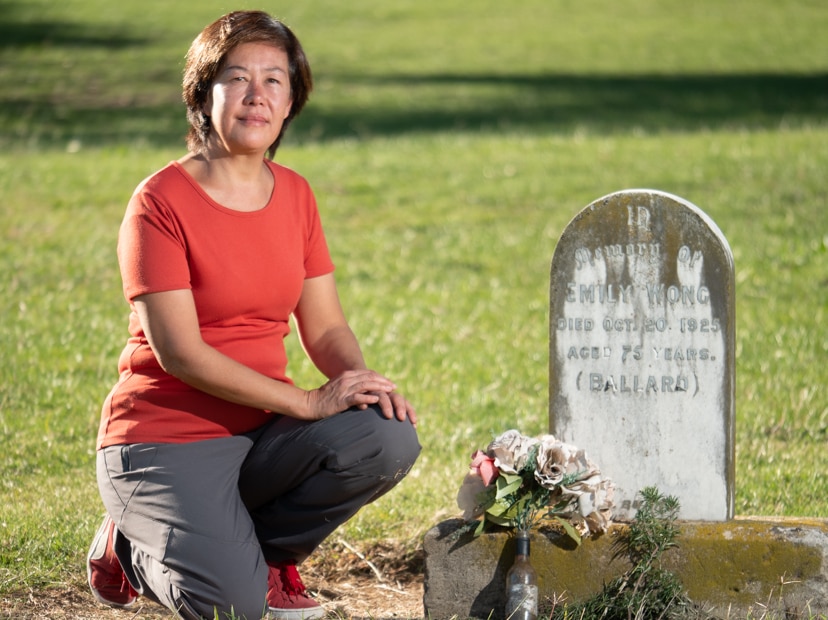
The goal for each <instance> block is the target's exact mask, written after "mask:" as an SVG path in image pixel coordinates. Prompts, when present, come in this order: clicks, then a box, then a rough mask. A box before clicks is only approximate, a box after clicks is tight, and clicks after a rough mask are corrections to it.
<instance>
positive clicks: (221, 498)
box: [97, 408, 420, 620]
mask: <svg viewBox="0 0 828 620" xmlns="http://www.w3.org/2000/svg"><path fill="white" fill-rule="evenodd" d="M419 452H420V445H419V443H418V440H417V434H416V431H415V430H414V428H413V427H412V426H411V424H410V423H409V422H408V421H406V422H399V421H397V420H386V419H385V418H384V417H383V416H382V415H381V414H380V413H379V411H378V410H376V409H374V408H370V409H368V410H356V409H354V410H348V411H345V412H343V413H340V414H338V415H335V416H332V417H330V418H326V419H325V420H319V421H316V422H303V421H300V420H295V419H293V418H288V417H277V418H276V419H275V420H274V421H273V422H271V423H269V424H268V425H266V426H265V427H263V428H261V429H259V430H257V431H255V432H253V433H248V434H246V435H239V436H234V437H227V438H221V439H212V440H207V441H198V442H193V443H186V444H165V443H152V444H146V443H145V444H132V445H123V446H110V447H107V448H104V449H102V450H100V451H99V452H98V458H97V475H98V486H99V489H100V493H101V497H102V499H103V502H104V505H105V507H106V510H107V512H108V513H109V515H110V516H111V517H112V519H113V520H114V521H115V524H116V532H117V533H116V536H115V552H116V554H117V556H118V558H119V560H120V561H121V565H122V566H123V567H124V571H125V572H126V575H127V578H128V579H129V581H130V583H131V584H132V585H133V587H134V588H135V589H136V590H137V591H138V592H139V593H141V594H142V595H144V596H147V597H148V598H150V599H153V600H155V601H157V602H159V603H161V604H162V605H164V606H166V607H168V608H169V609H171V610H173V611H175V612H176V613H177V614H178V615H179V617H181V618H184V619H185V620H190V619H200V618H209V619H212V618H214V617H215V613H216V612H218V614H219V617H220V618H224V617H225V614H229V613H230V612H231V610H232V612H233V613H234V614H235V616H236V617H237V618H240V617H245V618H247V619H248V620H254V619H259V618H261V617H262V614H263V611H265V610H266V603H265V594H266V591H267V573H268V567H267V564H266V560H270V561H276V562H278V561H282V560H295V561H296V562H297V563H299V562H301V561H303V560H304V559H305V558H307V556H308V555H310V553H311V552H312V551H313V550H314V549H315V548H316V547H317V546H318V545H319V544H320V543H321V542H322V541H323V540H324V539H325V538H326V537H327V536H329V535H330V534H331V533H332V532H333V531H334V530H335V529H336V528H337V527H338V526H339V525H341V524H342V523H344V522H345V521H347V520H348V519H349V518H350V517H352V516H353V515H354V514H356V512H357V511H358V510H359V509H360V508H361V507H362V506H364V505H365V504H368V503H370V502H372V501H373V500H375V499H377V498H378V497H380V496H381V495H383V494H384V493H386V492H388V491H389V490H390V489H391V488H393V487H394V486H395V485H396V484H397V483H398V482H399V481H400V480H402V478H403V477H404V476H405V475H406V474H407V473H408V471H409V470H410V469H411V466H412V465H413V464H414V461H415V460H416V459H417V456H418V455H419Z"/></svg>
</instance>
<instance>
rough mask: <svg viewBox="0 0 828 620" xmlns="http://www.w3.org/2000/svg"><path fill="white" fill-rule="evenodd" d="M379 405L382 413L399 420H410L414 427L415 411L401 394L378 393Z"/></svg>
mask: <svg viewBox="0 0 828 620" xmlns="http://www.w3.org/2000/svg"><path fill="white" fill-rule="evenodd" d="M379 406H380V409H382V414H383V415H384V416H385V417H386V418H388V419H389V420H390V419H391V418H397V419H398V420H399V421H400V422H405V421H406V420H410V421H411V425H412V426H414V428H416V427H417V412H416V411H415V410H414V407H413V406H412V405H411V403H410V402H408V399H407V398H405V397H404V396H403V395H402V394H398V393H397V392H387V393H381V394H379Z"/></svg>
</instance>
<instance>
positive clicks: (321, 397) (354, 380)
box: [307, 369, 397, 420]
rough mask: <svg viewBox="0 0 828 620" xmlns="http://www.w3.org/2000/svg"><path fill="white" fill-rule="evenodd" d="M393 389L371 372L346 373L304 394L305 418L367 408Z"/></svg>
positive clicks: (350, 371)
mask: <svg viewBox="0 0 828 620" xmlns="http://www.w3.org/2000/svg"><path fill="white" fill-rule="evenodd" d="M396 388H397V386H396V385H395V384H394V383H393V382H392V381H391V380H389V379H387V378H385V377H383V376H382V375H381V374H379V373H377V372H374V371H373V370H367V369H361V370H347V371H345V372H343V373H342V374H340V375H338V376H337V377H334V378H333V379H331V380H330V381H328V382H327V383H325V384H324V385H322V386H320V387H319V388H317V389H315V390H310V391H309V392H307V406H308V417H309V418H310V419H312V420H320V419H322V418H327V417H330V416H332V415H335V414H337V413H340V412H342V411H345V410H346V409H350V408H352V407H360V408H362V409H365V408H367V407H368V406H369V405H374V404H376V403H378V402H379V400H380V394H383V393H385V394H390V393H391V392H393V391H394V390H395V389H396Z"/></svg>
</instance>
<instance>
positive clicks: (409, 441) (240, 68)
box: [87, 11, 420, 620]
mask: <svg viewBox="0 0 828 620" xmlns="http://www.w3.org/2000/svg"><path fill="white" fill-rule="evenodd" d="M310 90H311V73H310V68H309V66H308V63H307V60H306V58H305V55H304V52H303V51H302V47H301V45H300V44H299V41H298V40H297V39H296V37H295V36H294V35H293V33H292V32H291V31H290V30H289V29H288V28H287V27H286V26H285V25H284V24H282V23H281V22H279V21H278V20H275V19H273V18H272V17H270V16H269V15H267V14H265V13H262V12H258V11H245V12H235V13H230V14H228V15H226V16H224V17H222V18H221V19H219V20H217V21H216V22H215V23H213V24H211V25H209V26H208V27H207V28H205V29H204V31H203V32H202V33H201V34H200V35H199V36H198V37H197V38H196V40H195V41H194V42H193V44H192V46H191V48H190V51H189V53H188V56H187V65H186V69H185V74H184V100H185V102H186V104H187V116H188V120H189V123H190V132H189V135H188V147H189V152H188V153H187V154H186V155H185V156H184V157H182V158H181V159H180V160H178V161H175V162H172V163H170V164H169V165H167V166H166V167H164V168H163V169H161V170H160V171H158V172H157V173H155V174H153V175H152V176H150V177H149V178H148V179H146V180H145V181H143V182H142V183H141V184H140V185H139V187H138V188H137V189H136V191H135V193H134V195H133V197H132V199H131V200H130V202H129V206H128V207H127V211H126V215H125V217H124V220H123V223H122V226H121V231H120V235H119V240H118V259H119V264H120V268H121V274H122V278H123V287H124V294H125V296H126V298H127V300H128V302H129V304H130V309H131V313H130V321H129V332H130V338H129V339H128V341H127V344H126V347H125V348H124V350H123V353H122V354H121V357H120V360H119V372H120V377H119V380H118V382H117V384H116V385H115V387H114V388H113V389H112V391H111V392H110V394H109V396H108V397H107V399H106V402H105V403H104V407H103V412H102V419H101V425H100V431H99V435H98V443H97V447H98V457H97V475H98V485H99V488H100V492H101V496H102V498H103V502H104V505H105V506H106V511H107V516H106V517H105V519H104V521H103V523H102V524H101V527H100V529H99V530H98V533H97V535H96V536H95V540H94V542H93V544H92V548H91V549H90V552H89V557H88V562H87V569H88V576H89V584H90V587H91V588H92V592H93V594H94V595H95V596H96V598H97V599H98V600H99V601H101V602H103V603H107V604H110V605H116V606H129V605H132V604H133V603H134V602H135V600H136V599H137V597H138V596H139V595H140V596H146V597H148V598H150V599H152V600H155V601H157V602H159V603H161V604H163V605H165V606H166V607H168V608H170V609H172V610H173V611H175V612H176V613H177V614H178V616H179V617H181V618H185V619H188V620H189V619H191V618H192V619H199V618H214V617H216V614H217V613H218V617H221V618H224V617H225V615H226V614H230V613H233V614H235V617H237V618H242V617H244V618H247V619H248V620H253V619H254V618H261V617H263V616H265V617H272V618H283V619H285V620H292V619H294V618H295V619H297V620H298V619H300V618H305V619H307V618H315V617H319V616H321V615H322V614H323V611H322V608H321V607H320V606H319V605H318V604H317V603H316V602H315V601H314V600H313V599H312V598H311V597H310V596H308V594H307V592H306V591H305V588H304V586H303V585H302V581H301V579H300V578H299V575H298V573H297V570H296V566H297V564H299V563H301V562H302V561H303V560H304V559H305V558H307V557H308V555H309V554H310V553H311V552H312V551H313V550H314V549H315V548H316V547H317V546H318V545H319V544H320V543H321V542H322V541H323V540H324V539H325V538H326V537H327V536H328V535H330V534H331V532H333V531H334V529H336V528H337V527H338V526H339V525H340V524H342V523H344V522H345V521H346V520H348V519H349V518H350V517H351V516H353V515H354V514H355V513H356V512H357V511H358V510H359V509H360V508H361V507H362V506H364V505H365V504H367V503H369V502H371V501H373V500H375V499H377V498H378V497H380V496H381V495H382V494H384V493H386V492H387V491H388V490H390V489H391V488H392V487H394V485H396V484H397V483H398V482H399V481H400V480H401V479H402V478H403V477H404V476H405V475H406V473H407V472H408V471H409V470H410V468H411V466H412V465H413V463H414V461H415V460H416V458H417V456H418V454H419V450H420V446H419V443H418V440H417V434H416V431H415V426H416V422H417V417H416V413H415V411H414V409H413V408H412V406H411V405H410V404H409V402H408V401H407V400H406V399H405V398H404V397H403V396H402V395H400V394H399V393H397V392H396V386H395V385H394V383H393V382H392V381H391V380H389V379H388V378H386V377H384V376H383V375H381V374H379V373H377V372H374V371H373V370H369V369H368V368H367V367H366V364H365V361H364V359H363V356H362V353H361V351H360V347H359V345H358V343H357V340H356V338H355V336H354V334H353V332H352V331H351V329H350V327H349V326H348V323H347V321H346V319H345V316H344V313H343V311H342V308H341V306H340V302H339V298H338V294H337V290H336V285H335V282H334V276H333V269H334V267H333V264H332V262H331V258H330V255H329V252H328V248H327V244H326V241H325V237H324V234H323V231H322V228H321V225H320V220H319V215H318V213H317V208H316V203H315V200H314V196H313V193H312V192H311V190H310V188H309V187H308V184H307V182H306V181H305V180H304V179H303V178H302V177H300V176H299V175H297V174H296V173H294V172H292V171H291V170H289V169H287V168H285V167H283V166H280V165H277V164H275V163H273V162H272V161H271V160H272V157H273V155H274V153H275V151H276V148H277V147H278V145H279V141H280V139H281V137H282V134H283V132H284V130H285V128H286V127H287V125H288V124H289V122H290V121H291V120H292V119H293V118H295V117H296V115H297V114H299V112H300V111H301V109H302V107H303V106H304V104H305V102H306V101H307V98H308V94H309V92H310ZM291 316H292V317H294V319H295V322H296V326H297V329H298V333H299V336H300V339H301V342H302V345H303V347H304V349H305V351H306V352H307V355H308V356H309V358H310V359H311V360H312V361H313V363H314V364H315V365H316V367H317V368H319V370H320V371H321V372H322V373H323V374H324V375H325V376H326V377H327V378H328V381H327V382H326V383H325V384H324V385H322V386H321V387H318V388H316V389H312V390H308V391H306V390H303V389H300V388H298V387H296V386H295V385H294V384H293V383H292V381H291V380H290V379H289V378H288V376H287V375H286V367H287V359H286V353H285V347H284V344H283V339H284V337H285V336H286V335H287V334H288V332H289V321H290V318H291Z"/></svg>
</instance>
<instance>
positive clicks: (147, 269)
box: [118, 189, 191, 301]
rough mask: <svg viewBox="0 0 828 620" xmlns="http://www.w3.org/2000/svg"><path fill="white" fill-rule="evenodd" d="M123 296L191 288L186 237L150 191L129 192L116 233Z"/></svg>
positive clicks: (129, 296) (128, 297)
mask: <svg viewBox="0 0 828 620" xmlns="http://www.w3.org/2000/svg"><path fill="white" fill-rule="evenodd" d="M118 263H119V265H120V268H121V278H122V281H123V289H124V296H125V297H126V298H127V300H129V301H132V299H134V298H135V297H137V296H139V295H145V294H147V293H157V292H161V291H171V290H177V289H189V288H191V278H190V268H189V265H188V262H187V247H186V240H185V238H184V235H183V234H182V231H181V227H180V226H179V224H178V222H177V220H176V218H175V216H174V215H173V213H172V211H171V210H169V209H167V208H165V205H164V204H163V202H162V201H160V200H158V199H157V198H156V197H155V196H153V195H152V194H151V193H149V192H146V191H143V190H141V189H139V190H138V191H136V193H135V194H134V195H133V196H132V198H131V200H130V202H129V205H128V206H127V211H126V214H125V215H124V219H123V222H122V223H121V229H120V233H119V235H118Z"/></svg>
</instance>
